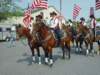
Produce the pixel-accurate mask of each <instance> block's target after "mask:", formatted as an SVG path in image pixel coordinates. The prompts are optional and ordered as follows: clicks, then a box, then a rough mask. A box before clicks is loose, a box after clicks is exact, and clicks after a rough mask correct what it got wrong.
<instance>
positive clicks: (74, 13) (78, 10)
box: [73, 4, 81, 20]
mask: <svg viewBox="0 0 100 75" xmlns="http://www.w3.org/2000/svg"><path fill="white" fill-rule="evenodd" d="M80 10H81V8H80V6H79V5H76V4H75V5H74V8H73V20H75V19H76V17H77V16H78V15H79V12H80Z"/></svg>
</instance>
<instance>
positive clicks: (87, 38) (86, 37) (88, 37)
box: [76, 25, 94, 55]
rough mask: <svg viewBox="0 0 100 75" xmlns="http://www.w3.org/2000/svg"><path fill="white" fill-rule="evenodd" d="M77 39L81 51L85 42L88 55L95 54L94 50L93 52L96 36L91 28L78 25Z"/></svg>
mask: <svg viewBox="0 0 100 75" xmlns="http://www.w3.org/2000/svg"><path fill="white" fill-rule="evenodd" d="M76 39H77V41H80V48H81V50H82V44H83V42H85V46H86V55H88V54H89V53H91V52H92V53H94V50H93V42H94V35H93V32H92V30H91V29H90V28H87V27H86V26H83V25H78V27H77V36H76ZM78 39H79V40H78ZM89 45H90V49H89ZM77 47H78V44H77Z"/></svg>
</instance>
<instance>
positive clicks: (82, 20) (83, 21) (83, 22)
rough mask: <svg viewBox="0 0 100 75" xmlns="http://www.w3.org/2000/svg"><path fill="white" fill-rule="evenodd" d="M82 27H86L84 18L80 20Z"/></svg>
mask: <svg viewBox="0 0 100 75" xmlns="http://www.w3.org/2000/svg"><path fill="white" fill-rule="evenodd" d="M80 25H81V26H86V23H85V19H84V18H83V17H81V18H80Z"/></svg>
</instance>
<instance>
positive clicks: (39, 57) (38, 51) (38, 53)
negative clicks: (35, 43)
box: [36, 47, 41, 64]
mask: <svg viewBox="0 0 100 75" xmlns="http://www.w3.org/2000/svg"><path fill="white" fill-rule="evenodd" d="M36 49H37V55H38V60H39V64H41V56H40V50H39V47H37V48H36Z"/></svg>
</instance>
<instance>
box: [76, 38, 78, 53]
mask: <svg viewBox="0 0 100 75" xmlns="http://www.w3.org/2000/svg"><path fill="white" fill-rule="evenodd" d="M76 52H78V40H77V39H76Z"/></svg>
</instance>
